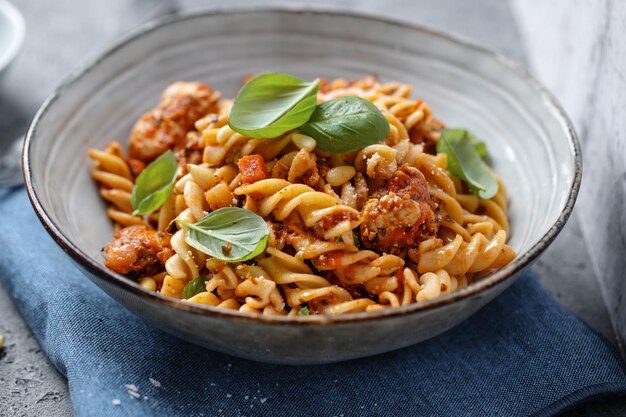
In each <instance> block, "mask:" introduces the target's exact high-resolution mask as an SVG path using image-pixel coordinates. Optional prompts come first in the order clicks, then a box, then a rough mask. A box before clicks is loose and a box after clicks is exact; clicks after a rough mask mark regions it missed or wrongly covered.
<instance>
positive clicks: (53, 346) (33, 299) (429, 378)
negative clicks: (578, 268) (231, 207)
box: [0, 189, 626, 417]
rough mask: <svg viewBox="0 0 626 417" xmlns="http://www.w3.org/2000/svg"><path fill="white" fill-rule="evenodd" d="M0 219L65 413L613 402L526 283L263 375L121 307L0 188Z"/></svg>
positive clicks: (535, 287) (612, 357)
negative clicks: (371, 349) (69, 405)
mask: <svg viewBox="0 0 626 417" xmlns="http://www.w3.org/2000/svg"><path fill="white" fill-rule="evenodd" d="M0 218H1V219H2V233H0V247H2V251H0V280H1V281H2V284H3V285H4V286H5V287H6V288H7V289H8V291H9V292H10V294H11V296H12V297H13V299H14V300H15V302H16V303H17V305H18V307H19V309H20V311H21V312H22V314H23V315H24V317H25V319H26V320H27V322H28V323H29V325H30V327H31V329H32V330H33V332H34V334H35V336H36V337H37V339H38V340H39V342H40V343H41V345H42V346H43V348H44V349H45V351H46V353H47V354H48V356H49V357H50V359H51V360H52V362H53V363H54V365H55V366H56V367H57V368H58V369H59V370H60V371H61V372H62V373H63V374H64V375H65V376H67V379H68V383H69V387H70V393H71V397H72V402H73V405H74V411H75V414H76V416H77V417H83V416H152V415H159V416H221V415H224V416H306V417H312V416H346V417H347V416H401V415H420V416H421V415H424V416H507V417H512V416H528V415H537V416H547V415H552V414H553V413H555V412H557V411H559V410H563V409H565V408H567V407H570V406H572V405H574V404H576V403H578V402H580V401H582V400H584V399H587V398H590V397H594V396H598V395H602V394H607V393H618V392H626V373H625V370H624V367H623V364H622V362H621V361H620V359H619V358H618V357H617V355H616V354H615V352H614V351H613V350H612V349H611V348H610V347H609V346H608V345H607V344H606V343H605V341H604V340H603V339H602V338H601V337H600V336H599V335H597V334H596V333H594V332H593V331H592V330H590V329H589V328H588V327H587V326H586V325H584V324H583V323H582V322H581V321H579V320H578V319H577V318H575V317H574V316H572V315H571V314H570V313H568V312H566V311H565V310H564V309H563V308H562V307H561V306H560V305H559V304H557V303H556V302H555V301H554V300H553V299H552V298H551V297H550V296H549V295H548V294H546V293H545V292H544V290H543V289H541V287H540V286H539V284H538V283H537V280H536V279H535V277H533V274H532V273H528V274H526V276H524V277H521V278H520V279H519V280H518V281H517V283H515V284H514V285H513V286H511V288H509V289H508V290H507V291H506V292H505V293H503V294H502V295H501V296H500V297H498V298H497V299H496V300H495V301H493V302H491V303H490V304H489V305H487V306H486V307H485V308H483V309H482V310H481V311H479V312H478V313H477V314H475V315H474V316H473V317H471V318H470V319H468V320H467V321H465V322H464V323H462V324H461V325H459V326H457V327H456V328H454V329H452V330H450V331H448V332H446V333H444V334H443V335H441V336H439V337H436V338H434V339H431V340H429V341H427V342H424V343H422V344H419V345H417V346H413V347H409V348H405V349H402V350H398V351H395V352H391V353H387V354H384V355H379V356H375V357H370V358H365V359H360V360H354V361H349V362H343V363H339V364H334V365H325V366H306V367H305V366H300V367H295V366H279V365H267V364H261V363H255V362H250V361H246V360H241V359H237V358H234V357H229V356H227V355H223V354H219V353H215V352H211V351H209V350H206V349H203V348H200V347H197V346H194V345H191V344H189V343H186V342H184V341H181V340H178V339H176V338H175V337H173V336H170V335H168V334H165V333H163V332H161V331H159V330H157V329H155V328H153V327H150V326H148V325H147V324H145V323H144V322H142V321H141V320H140V319H138V318H137V317H135V316H134V315H132V314H131V313H129V312H128V311H126V310H125V309H124V308H123V307H122V306H120V305H119V304H118V303H117V302H115V301H114V300H113V299H111V298H109V297H108V296H107V295H106V294H104V293H103V292H102V291H101V290H100V289H98V288H97V287H96V286H95V285H94V284H93V283H91V281H89V280H88V279H87V278H86V277H85V276H84V275H83V274H82V273H81V272H79V271H78V269H77V267H76V266H75V265H74V264H73V263H72V262H71V261H70V259H69V258H68V257H67V256H66V255H65V254H64V253H63V251H62V250H61V249H60V248H59V247H57V245H56V244H55V243H54V242H53V241H52V239H51V238H50V237H49V236H48V235H47V233H46V232H45V231H44V229H43V227H42V226H41V224H40V223H39V221H38V220H37V218H36V216H35V214H34V212H33V210H32V209H31V206H30V203H29V202H28V199H27V197H26V193H25V192H24V191H23V190H21V189H20V190H12V191H9V190H0ZM564 285H567V284H566V283H564ZM293 348H294V349H298V346H294V347H293ZM150 378H152V379H153V380H152V381H151V380H150ZM131 384H132V385H134V386H131ZM126 385H128V386H126ZM135 388H136V390H135ZM129 392H133V393H134V392H137V394H130V393H129Z"/></svg>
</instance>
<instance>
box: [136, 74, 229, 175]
mask: <svg viewBox="0 0 626 417" xmlns="http://www.w3.org/2000/svg"><path fill="white" fill-rule="evenodd" d="M218 98H219V94H217V93H215V92H214V91H213V90H211V88H210V87H209V86H207V85H205V84H201V83H197V82H176V83H174V84H171V85H170V86H168V87H167V88H166V89H165V91H164V92H163V95H162V96H161V101H160V102H159V104H158V105H157V106H156V107H155V108H154V109H152V110H151V111H149V112H148V113H145V114H144V115H143V116H141V118H139V120H137V123H135V126H134V127H133V130H132V131H131V133H130V137H129V139H128V142H129V146H128V151H129V155H130V158H131V159H137V160H139V161H142V162H144V163H148V162H150V161H152V160H153V159H156V158H157V157H158V156H159V155H161V154H162V153H163V152H165V151H167V150H168V149H172V148H175V149H180V148H183V147H184V145H185V136H186V134H187V132H189V131H190V130H192V129H193V127H194V123H195V122H196V120H198V119H200V118H201V117H203V116H205V115H206V114H208V113H211V112H214V111H216V110H217V100H218Z"/></svg>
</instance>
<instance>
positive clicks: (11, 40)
mask: <svg viewBox="0 0 626 417" xmlns="http://www.w3.org/2000/svg"><path fill="white" fill-rule="evenodd" d="M23 42H24V18H23V17H22V15H21V14H20V12H19V11H18V10H17V9H16V8H15V7H14V6H13V5H12V4H11V3H9V2H7V1H5V0H0V76H2V73H3V72H4V70H5V69H7V68H8V66H9V64H10V63H11V62H13V59H14V58H15V57H16V56H17V53H18V52H19V50H20V48H21V47H22V43H23Z"/></svg>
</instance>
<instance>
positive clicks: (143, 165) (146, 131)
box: [24, 8, 581, 364]
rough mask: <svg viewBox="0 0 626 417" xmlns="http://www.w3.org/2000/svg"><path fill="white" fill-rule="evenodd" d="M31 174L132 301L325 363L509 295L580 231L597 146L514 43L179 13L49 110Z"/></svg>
mask: <svg viewBox="0 0 626 417" xmlns="http://www.w3.org/2000/svg"><path fill="white" fill-rule="evenodd" d="M24 170H25V178H26V185H27V189H28V192H29V195H30V198H31V201H32V203H33V206H34V208H35V210H36V212H37V214H38V216H39V217H40V219H41V221H42V223H43V224H44V226H45V227H46V229H47V230H48V232H49V233H50V235H51V236H52V237H53V238H54V239H55V240H56V242H57V243H58V244H59V245H60V246H61V247H62V248H63V249H64V250H65V252H66V253H67V254H68V255H69V256H70V257H71V258H72V259H74V260H75V261H76V263H77V265H78V266H79V267H80V270H81V271H83V272H84V273H85V275H86V276H87V277H88V278H89V279H91V280H93V281H94V282H95V283H96V284H97V285H98V286H100V287H101V288H102V289H103V290H104V291H106V292H107V293H108V294H109V295H111V296H112V297H113V298H115V299H116V300H118V301H119V302H120V303H121V304H122V305H124V306H125V307H126V308H128V309H129V310H130V311H132V312H134V313H135V314H137V315H138V316H140V317H142V318H143V319H144V320H146V321H147V322H149V323H151V324H153V325H155V326H157V327H159V328H161V329H163V330H165V331H167V332H170V333H172V334H174V335H176V336H178V337H180V338H183V339H185V340H189V341H191V342H193V343H196V344H199V345H202V346H206V347H208V348H210V349H214V350H217V351H220V352H225V353H228V354H231V355H235V356H239V357H243V358H249V359H253V360H258V361H265V362H275V363H285V364H319V363H329V362H336V361H341V360H347V359H353V358H359V357H365V356H369V355H374V354H378V353H381V352H386V351H390V350H393V349H398V348H401V347H405V346H409V345H411V344H415V343H419V342H421V341H424V340H426V339H429V338H431V337H434V336H436V335H437V334H440V333H442V332H444V331H446V330H447V329H450V328H451V327H453V326H455V325H457V324H459V323H460V322H462V321H463V320H464V319H466V318H467V317H469V316H470V315H471V314H473V313H474V312H476V311H477V310H478V309H480V308H481V307H482V306H483V305H485V304H486V303H487V302H488V301H490V300H491V299H493V298H494V297H496V296H497V295H498V294H500V293H501V292H502V291H503V290H505V289H506V288H507V287H508V286H509V285H510V284H511V283H512V282H514V280H515V279H516V277H518V276H519V273H520V272H521V271H522V270H523V269H525V268H526V267H528V266H529V265H530V264H531V263H532V261H533V260H534V259H536V258H537V256H539V255H540V254H541V252H542V251H543V250H544V249H545V248H546V247H547V246H548V245H549V244H550V242H551V241H552V240H553V239H554V238H555V237H556V235H557V234H558V233H559V231H560V230H561V228H562V227H563V225H564V224H565V222H566V221H567V218H568V217H569V215H570V213H571V210H572V207H573V204H574V201H575V199H576V194H577V192H578V187H579V184H580V179H581V157H580V149H579V145H578V141H577V138H576V135H575V133H574V131H573V129H572V127H571V124H570V122H569V121H568V119H567V117H566V116H565V115H564V113H563V111H562V110H561V109H560V107H559V105H558V104H557V103H556V102H555V100H554V99H553V98H552V97H551V96H550V94H549V93H547V92H546V90H545V89H544V88H543V87H542V86H540V85H539V84H538V83H537V82H536V81H534V80H533V79H532V78H530V77H529V76H528V75H527V74H526V73H525V72H524V71H523V70H522V69H520V68H519V67H518V66H517V65H516V64H513V63H511V62H509V61H508V60H507V59H505V58H503V57H501V56H499V55H498V54H496V53H494V52H492V51H489V50H487V49H485V48H483V47H480V46H475V45H473V44H471V43H469V42H466V41H463V40H459V39H456V38H454V37H451V36H449V35H446V34H442V33H439V32H435V31H432V30H430V29H426V28H423V27H419V26H415V25H410V24H405V23H400V22H397V21H392V20H388V19H384V18H380V17H375V16H368V15H361V14H355V13H351V12H340V11H325V10H315V9H314V10H295V9H289V8H260V9H246V10H242V9H239V10H231V11H211V12H203V13H196V14H189V15H184V16H176V17H168V18H165V19H162V20H160V21H157V22H153V23H150V24H148V25H147V26H144V27H142V28H140V29H138V30H137V31H136V32H134V33H132V34H130V35H129V36H128V37H126V38H125V39H124V40H122V41H120V42H119V43H118V44H116V45H115V46H113V47H111V48H109V49H108V50H106V51H105V52H103V53H102V54H101V55H100V56H99V57H98V58H96V59H94V60H92V61H90V62H88V63H86V64H85V65H84V66H83V67H82V68H81V69H80V70H78V71H76V72H75V73H73V74H72V75H71V76H70V77H69V78H68V79H67V80H66V81H65V82H64V83H63V84H62V85H61V86H60V87H59V88H58V89H57V90H56V91H55V92H54V93H53V94H52V96H51V97H50V98H49V99H48V100H47V101H46V102H45V103H44V104H43V106H42V107H41V109H40V110H39V112H38V114H37V116H36V117H35V119H34V121H33V123H32V125H31V128H30V130H29V132H28V135H27V137H26V144H25V148H24ZM120 325H123V324H120Z"/></svg>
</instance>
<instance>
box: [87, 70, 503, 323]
mask: <svg viewBox="0 0 626 417" xmlns="http://www.w3.org/2000/svg"><path fill="white" fill-rule="evenodd" d="M411 92H412V88H411V86H410V85H406V84H402V83H399V82H387V83H383V82H380V81H379V80H377V79H376V78H375V77H372V76H367V77H364V78H362V79H358V80H354V81H346V80H343V79H336V80H333V81H321V82H320V83H319V87H318V90H317V92H316V95H315V97H316V98H315V99H314V101H315V100H317V104H318V105H320V104H322V103H326V102H331V101H332V100H340V99H341V98H343V97H359V98H361V99H364V100H365V101H367V102H369V103H371V104H373V105H374V106H375V107H376V108H377V111H378V112H379V113H380V115H382V117H384V119H381V120H384V122H385V124H386V125H387V124H388V126H385V132H387V133H386V136H385V137H382V138H380V140H377V141H375V142H374V143H370V144H367V145H366V146H362V147H361V148H359V149H357V150H352V151H349V152H337V153H333V152H329V151H327V150H323V149H320V146H321V142H318V141H317V140H316V138H314V137H312V136H311V135H308V134H305V133H304V131H305V130H307V129H304V128H302V129H299V128H295V129H290V130H288V131H286V132H284V133H282V134H279V135H276V136H274V137H251V136H249V135H246V134H243V133H240V132H238V131H236V130H235V129H233V126H231V124H229V116H230V113H231V110H232V109H233V100H229V99H223V98H221V96H220V93H218V92H217V91H215V90H213V89H212V88H210V87H209V86H207V85H204V84H201V83H197V82H177V83H174V84H172V85H170V86H168V87H167V89H166V90H165V92H164V93H163V96H162V98H161V100H160V102H159V103H158V104H157V106H156V107H154V108H153V109H151V110H150V111H149V112H147V113H146V114H144V115H143V116H142V117H141V118H140V119H139V120H138V121H137V123H136V124H135V126H134V128H133V130H132V132H131V134H130V137H129V139H128V153H127V155H124V153H123V151H122V147H121V145H120V144H119V143H117V142H112V143H110V144H109V145H108V146H107V147H106V149H105V150H104V151H100V150H95V149H91V150H89V157H90V158H91V159H92V160H93V161H94V167H93V171H92V176H93V178H94V180H95V181H96V182H97V183H98V185H99V188H100V194H101V196H102V198H103V199H104V200H105V201H106V202H107V203H108V204H109V208H108V209H107V214H108V215H109V217H110V218H111V220H112V221H113V223H114V225H115V233H114V235H113V236H114V240H113V241H112V242H111V243H109V244H108V245H107V246H106V247H105V248H104V257H105V261H104V262H105V265H106V266H107V267H108V268H109V269H111V270H112V271H114V272H117V273H119V274H124V275H127V276H129V277H131V278H133V279H136V280H137V281H138V282H139V283H140V284H141V285H142V286H143V287H145V288H146V289H149V290H151V291H157V292H160V293H161V294H163V295H167V296H170V297H174V298H180V299H184V300H186V302H192V303H200V304H206V305H210V306H216V307H219V308H225V309H232V310H239V311H241V312H251V313H260V314H274V315H276V314H278V315H291V316H295V315H308V314H341V313H351V312H361V311H375V310H380V309H386V308H393V307H398V306H402V305H406V304H411V303H419V302H424V301H427V300H432V299H434V298H436V297H439V296H442V295H445V294H449V293H451V292H453V291H456V290H459V289H461V288H464V287H466V286H468V285H470V284H471V283H472V282H473V281H474V280H476V279H478V278H480V277H481V276H484V275H486V274H487V273H489V272H491V271H493V270H495V269H498V268H501V267H502V266H504V265H506V264H507V263H509V262H511V260H513V258H514V257H515V253H514V251H513V250H512V249H511V247H510V246H509V245H508V244H507V240H508V236H509V223H508V219H507V203H508V201H507V195H506V191H505V188H504V185H503V184H502V182H501V181H500V180H498V179H496V178H495V177H494V181H495V185H496V186H497V191H495V192H494V193H493V195H490V196H487V197H485V195H481V193H480V192H477V188H476V185H475V184H472V183H470V182H469V180H468V179H467V178H462V176H459V175H455V173H453V172H451V169H449V158H450V154H449V153H445V152H438V150H439V146H438V145H439V144H438V142H439V141H440V140H441V137H442V133H443V132H444V129H445V126H444V124H443V123H442V122H440V121H439V120H437V119H435V118H434V117H433V115H432V112H431V109H430V108H429V107H428V105H427V104H426V103H425V102H424V101H422V100H419V99H413V98H411V97H410V95H411ZM238 100H239V99H238ZM313 105H315V102H313ZM313 117H315V115H314V116H313ZM307 131H308V130H307ZM318 144H319V145H318ZM168 151H172V152H173V155H174V156H175V165H174V170H175V172H174V176H173V177H172V178H173V179H174V181H173V183H171V185H170V188H169V189H167V190H165V188H163V187H162V188H161V189H159V190H160V191H158V193H161V194H163V193H165V191H169V193H165V194H167V195H165V194H164V196H163V198H162V202H161V203H160V205H159V206H158V207H157V208H156V209H154V210H152V211H150V212H148V213H142V212H140V211H138V210H137V209H136V208H135V207H134V205H133V204H134V202H133V199H134V198H136V195H135V194H138V193H139V191H137V190H135V188H137V186H138V182H139V180H138V178H139V176H140V175H141V173H142V172H143V171H147V170H149V169H150V168H149V167H150V165H151V164H152V163H154V162H155V160H157V158H159V157H160V156H162V155H164V154H165V153H166V152H168ZM159 159H160V158H159ZM163 190H165V191H163ZM155 193H156V192H155ZM155 195H156V194H155ZM224 208H239V209H242V210H247V211H248V212H251V213H254V215H255V216H256V217H260V218H262V222H261V223H262V224H260V226H259V227H261V228H265V229H263V230H266V232H265V234H264V236H263V238H262V239H260V238H259V239H256V240H254V239H252V240H254V241H253V242H251V244H252V246H251V249H250V250H249V252H250V253H249V254H248V255H246V258H245V259H244V258H241V259H236V260H231V261H228V260H224V259H223V258H224V257H227V256H229V255H232V254H233V253H235V252H236V251H238V250H243V249H242V248H241V247H240V246H242V245H239V243H238V241H237V240H236V239H235V240H232V241H226V242H225V243H224V242H222V243H223V244H222V245H221V246H219V247H218V249H216V250H217V251H218V253H215V252H212V251H208V250H204V249H202V248H204V246H201V245H199V244H198V243H197V238H196V237H194V235H193V233H194V232H195V231H197V230H199V228H201V224H202V223H203V222H206V218H207V216H209V215H211V214H212V213H215V214H217V213H225V212H223V211H222V210H221V209H224ZM256 217H255V218H256ZM231 223H232V222H231ZM194 225H195V226H194ZM226 227H228V225H226ZM237 233H238V234H236V236H239V235H241V234H242V233H245V230H244V231H239V232H237ZM257 241H258V242H257ZM209 243H211V242H209ZM257 243H258V245H257V246H256V247H255V245H256V244H257ZM206 245H208V244H205V246H206ZM209 249H210V248H209ZM252 249H254V250H255V251H256V252H253V251H252ZM219 252H221V254H220V253H219ZM257 252H258V253H257ZM233 256H234V255H233Z"/></svg>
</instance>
